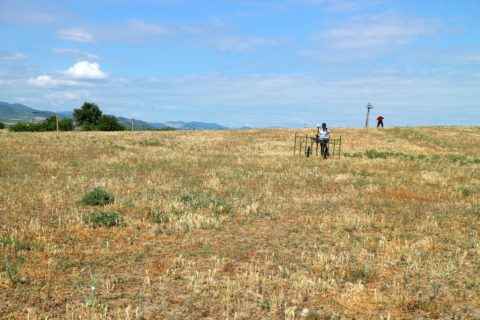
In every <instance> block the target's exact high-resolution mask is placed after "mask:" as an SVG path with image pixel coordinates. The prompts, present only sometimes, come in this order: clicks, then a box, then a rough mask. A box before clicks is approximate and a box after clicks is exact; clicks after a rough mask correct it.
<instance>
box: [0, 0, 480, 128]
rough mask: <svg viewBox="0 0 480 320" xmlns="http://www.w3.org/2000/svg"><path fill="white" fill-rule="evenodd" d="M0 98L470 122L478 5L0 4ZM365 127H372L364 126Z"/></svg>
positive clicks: (138, 109)
mask: <svg viewBox="0 0 480 320" xmlns="http://www.w3.org/2000/svg"><path fill="white" fill-rule="evenodd" d="M0 43H1V45H0V88H1V89H0V101H6V102H12V103H13V102H18V103H23V104H26V105H28V106H31V107H34V108H38V109H47V110H52V111H65V110H73V109H74V108H78V107H79V106H81V105H82V103H83V102H84V101H91V102H95V103H97V104H98V105H99V106H100V108H101V109H102V110H103V111H104V113H109V114H115V115H117V116H125V117H135V118H137V119H142V120H146V121H152V122H164V121H170V120H183V121H193V120H196V121H207V122H217V123H220V124H223V125H227V126H230V127H241V126H252V127H268V126H282V127H303V126H304V125H305V123H306V124H307V125H308V126H314V125H315V124H316V123H319V122H327V123H328V124H329V126H330V127H340V126H341V127H361V126H362V125H363V124H364V117H365V105H366V104H367V102H369V101H370V102H372V103H373V105H374V109H373V118H376V116H377V115H379V114H381V115H383V116H384V117H385V124H386V125H387V126H417V125H479V123H480V1H479V0H457V1H443V0H435V1H434V0H422V1H413V0H403V1H394V0H363V1H353V0H277V1H270V0H263V1H260V0H258V1H250V0H243V1H241V0H224V1H215V0H214V1H199V0H196V1H195V0H177V1H173V0H137V1H128V0H96V1H93V0H83V1H80V0H71V1H53V0H37V1H32V0H22V1H18V0H0ZM372 122H373V121H372Z"/></svg>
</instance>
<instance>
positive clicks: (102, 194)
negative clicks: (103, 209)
mask: <svg viewBox="0 0 480 320" xmlns="http://www.w3.org/2000/svg"><path fill="white" fill-rule="evenodd" d="M113 202H115V197H114V196H113V195H111V194H110V193H108V192H107V191H105V190H103V189H101V188H95V189H93V190H91V191H88V192H86V193H85V194H84V195H83V197H82V199H80V203H81V204H83V205H90V206H101V205H105V204H109V203H113Z"/></svg>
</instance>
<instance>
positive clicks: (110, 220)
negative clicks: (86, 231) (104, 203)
mask: <svg viewBox="0 0 480 320" xmlns="http://www.w3.org/2000/svg"><path fill="white" fill-rule="evenodd" d="M83 220H84V222H85V223H87V224H90V225H92V226H93V227H94V228H98V227H107V228H110V227H114V226H118V225H119V224H120V222H121V221H120V217H119V216H118V214H117V213H115V212H108V211H95V212H92V213H89V214H87V215H85V217H84V219H83Z"/></svg>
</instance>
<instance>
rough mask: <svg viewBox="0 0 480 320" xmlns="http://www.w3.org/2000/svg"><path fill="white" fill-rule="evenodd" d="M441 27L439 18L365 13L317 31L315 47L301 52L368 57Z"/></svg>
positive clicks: (327, 57) (328, 57)
mask: <svg viewBox="0 0 480 320" xmlns="http://www.w3.org/2000/svg"><path fill="white" fill-rule="evenodd" d="M437 27H438V25H437V23H436V22H435V21H427V20H421V19H418V18H415V17H407V16H401V15H398V14H394V13H384V14H378V15H362V16H357V17H355V18H353V19H350V20H349V21H347V22H345V23H343V24H342V25H340V26H338V27H336V28H330V29H327V30H324V31H321V32H317V33H315V34H314V35H313V36H312V47H311V48H306V49H303V50H300V51H299V54H300V55H301V56H305V57H310V58H316V59H320V60H325V61H347V60H360V59H366V58H371V57H372V56H374V55H377V54H379V53H384V52H388V51H391V50H393V49H396V48H398V47H402V46H406V45H410V44H412V43H415V41H416V40H417V39H418V38H420V37H426V36H430V35H432V34H433V33H434V32H435V31H436V29H437Z"/></svg>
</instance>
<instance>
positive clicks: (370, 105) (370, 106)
mask: <svg viewBox="0 0 480 320" xmlns="http://www.w3.org/2000/svg"><path fill="white" fill-rule="evenodd" d="M366 107H367V119H366V120H365V128H368V118H369V117H370V109H372V108H373V105H372V104H371V103H370V102H369V103H368V104H367V105H366Z"/></svg>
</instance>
